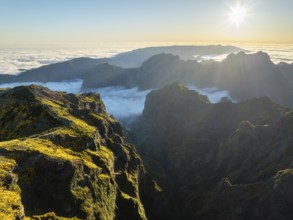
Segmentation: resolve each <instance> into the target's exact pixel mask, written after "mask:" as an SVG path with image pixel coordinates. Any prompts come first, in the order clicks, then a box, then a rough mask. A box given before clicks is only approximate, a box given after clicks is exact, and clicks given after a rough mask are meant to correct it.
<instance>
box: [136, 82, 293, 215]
mask: <svg viewBox="0 0 293 220" xmlns="http://www.w3.org/2000/svg"><path fill="white" fill-rule="evenodd" d="M285 111H286V109H283V108H282V107H280V106H279V105H277V104H275V103H273V102H272V101H271V100H270V99H268V98H255V99H251V100H247V101H244V102H240V103H232V102H229V101H225V102H220V103H218V104H211V103H209V101H208V99H207V98H206V97H205V96H201V95H199V94H198V93H197V92H195V91H191V90H188V89H187V88H186V87H184V86H182V85H180V84H172V85H169V86H166V87H164V88H162V89H160V90H158V91H153V92H151V93H150V94H149V95H148V96H147V99H146V102H145V109H144V112H143V115H142V116H141V118H140V119H138V121H137V122H136V123H135V124H134V125H133V135H134V138H135V143H136V145H137V146H138V149H139V152H140V153H141V155H142V158H143V160H144V164H145V166H146V168H147V170H148V171H150V172H151V173H152V175H153V176H154V177H155V179H156V180H157V181H158V183H159V184H160V185H161V187H162V189H163V190H165V191H167V192H168V196H169V199H170V201H173V204H172V207H173V209H172V210H173V211H174V213H173V214H172V216H171V217H173V218H171V219H247V218H248V216H249V219H277V218H280V219H290V218H291V217H292V215H293V212H292V211H290V210H289V208H288V209H287V208H283V207H285V205H286V206H287V207H290V204H291V200H290V196H287V195H283V194H282V190H281V189H283V190H284V191H286V192H287V191H288V192H290V190H291V188H290V184H289V183H292V181H293V179H292V180H291V178H292V177H293V176H292V177H291V170H290V169H291V168H290V166H291V165H290V164H291V162H292V159H293V151H292V149H293V145H292V143H293V142H292V137H293V136H292V135H293V130H292V128H293V127H292V126H293V121H292V112H291V113H287V114H285V115H283V113H284V112H285ZM286 169H289V170H286ZM282 170H284V171H282ZM279 181H280V182H282V183H281V185H282V186H281V185H278V183H279ZM280 187H281V188H280ZM169 217H170V216H169Z"/></svg>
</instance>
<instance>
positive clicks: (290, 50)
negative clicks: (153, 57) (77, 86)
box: [0, 45, 293, 74]
mask: <svg viewBox="0 0 293 220" xmlns="http://www.w3.org/2000/svg"><path fill="white" fill-rule="evenodd" d="M240 47H242V48H244V49H246V50H249V51H250V52H252V53H255V52H257V51H260V50H261V51H264V52H266V53H268V54H269V55H270V57H271V59H272V61H273V62H275V63H279V62H292V61H293V46H292V45H264V46H253V45H240ZM131 49H134V46H133V45H132V46H131V45H128V46H121V47H117V46H115V47H109V46H108V47H100V48H95V49H89V48H81V49H67V48H61V49H60V48H58V49H54V48H49V49H48V48H39V49H8V48H0V74H16V73H19V72H22V71H24V70H28V69H33V68H37V67H40V66H43V65H47V64H51V63H57V62H61V61H65V60H70V59H73V58H76V57H91V58H103V57H111V56H114V55H116V54H118V53H121V52H125V51H129V50H131ZM194 56H195V57H197V58H198V59H200V60H210V59H211V60H216V61H221V60H223V59H225V58H226V56H227V54H221V55H213V54H210V55H206V56H203V57H198V56H197V55H196V54H194Z"/></svg>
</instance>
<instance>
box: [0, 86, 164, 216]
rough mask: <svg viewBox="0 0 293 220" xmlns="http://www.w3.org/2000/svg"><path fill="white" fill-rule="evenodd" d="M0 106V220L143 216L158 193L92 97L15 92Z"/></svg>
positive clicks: (1, 97) (5, 94)
mask: <svg viewBox="0 0 293 220" xmlns="http://www.w3.org/2000/svg"><path fill="white" fill-rule="evenodd" d="M0 105H1V110H0V128H1V130H0V219H23V218H25V219H29V218H33V219H59V218H61V217H63V218H66V219H67V218H68V219H71V218H72V219H114V218H115V219H146V218H147V216H150V215H151V211H150V212H148V210H150V208H151V205H152V203H153V200H154V198H155V197H156V195H157V194H159V190H158V188H156V187H155V186H156V184H155V183H154V182H153V180H152V179H151V178H150V176H149V175H148V174H147V173H146V172H145V170H144V167H143V165H142V162H141V159H140V157H139V156H138V155H137V153H136V151H135V149H134V147H133V146H132V145H130V144H128V143H127V142H126V141H125V138H124V134H123V129H122V127H121V125H120V124H119V123H118V122H117V121H116V120H114V119H113V118H111V117H110V116H109V115H108V114H107V113H106V111H105V107H104V104H103V103H102V101H101V99H100V97H99V95H98V94H95V93H88V94H83V95H74V94H67V93H64V92H52V91H50V90H48V89H46V88H43V87H38V86H29V87H24V86H22V87H16V88H14V89H9V90H2V91H1V92H0ZM143 203H144V204H143ZM148 213H150V214H148Z"/></svg>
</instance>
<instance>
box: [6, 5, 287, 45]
mask: <svg viewBox="0 0 293 220" xmlns="http://www.w3.org/2000/svg"><path fill="white" fill-rule="evenodd" d="M236 1H238V2H240V3H239V4H241V5H243V6H244V7H246V8H247V15H246V16H245V20H244V21H243V23H242V24H241V25H240V27H239V28H235V27H233V26H232V25H231V24H229V23H228V22H227V18H228V14H229V12H230V8H229V5H231V6H233V5H235V4H236ZM0 30H1V35H0V45H7V44H23V45H25V44H95V43H98V42H133V41H135V42H198V41H200V42H209V41H212V42H232V41H235V42H246V41H257V42H267V41H271V42H280V43H281V42H288V41H293V1H292V0H242V1H241V0H204V1H203V0H202V1H197V0H144V1H143V0H120V1H118V0H0Z"/></svg>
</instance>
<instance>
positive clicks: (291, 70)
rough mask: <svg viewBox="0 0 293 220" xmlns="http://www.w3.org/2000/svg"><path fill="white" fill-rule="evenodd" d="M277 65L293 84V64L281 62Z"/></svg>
mask: <svg viewBox="0 0 293 220" xmlns="http://www.w3.org/2000/svg"><path fill="white" fill-rule="evenodd" d="M277 67H278V69H279V70H280V71H281V72H282V74H283V76H284V77H285V78H286V80H288V82H289V83H290V84H291V85H292V86H293V64H292V63H291V64H289V63H283V62H282V63H279V64H278V65H277Z"/></svg>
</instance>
